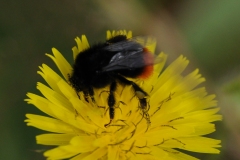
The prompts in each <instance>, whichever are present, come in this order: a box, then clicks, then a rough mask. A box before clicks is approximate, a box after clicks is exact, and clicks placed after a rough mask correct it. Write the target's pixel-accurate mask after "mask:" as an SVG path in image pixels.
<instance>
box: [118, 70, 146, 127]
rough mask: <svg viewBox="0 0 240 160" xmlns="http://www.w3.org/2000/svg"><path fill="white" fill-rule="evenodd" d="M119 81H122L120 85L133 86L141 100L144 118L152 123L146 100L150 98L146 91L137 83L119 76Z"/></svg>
mask: <svg viewBox="0 0 240 160" xmlns="http://www.w3.org/2000/svg"><path fill="white" fill-rule="evenodd" d="M117 79H118V80H119V81H120V83H123V84H127V85H132V87H133V90H134V92H135V96H136V97H137V98H138V99H139V104H140V106H139V107H140V109H141V110H142V114H143V117H144V118H145V119H146V120H147V123H148V124H150V123H151V122H150V117H149V114H148V110H149V108H150V106H149V107H147V106H148V103H147V98H146V97H147V96H148V94H147V93H146V92H145V91H144V90H142V89H141V88H140V87H139V86H138V85H137V84H136V83H134V82H132V81H129V80H127V79H126V78H124V77H123V76H120V75H117Z"/></svg>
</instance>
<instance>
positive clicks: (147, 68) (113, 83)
mask: <svg viewBox="0 0 240 160" xmlns="http://www.w3.org/2000/svg"><path fill="white" fill-rule="evenodd" d="M153 64H154V57H153V54H152V53H150V52H149V51H148V49H147V48H145V47H144V46H143V45H142V44H140V43H139V42H138V41H137V38H132V39H127V37H126V36H125V35H117V36H115V37H113V38H111V39H109V40H107V41H106V42H104V43H98V44H95V45H93V46H92V47H90V48H88V49H86V50H84V51H82V52H81V53H79V54H78V55H77V57H76V59H75V63H74V66H73V72H72V73H71V74H69V82H70V84H71V86H72V87H73V88H74V89H75V91H76V92H77V94H78V93H79V92H83V94H84V96H85V97H91V99H92V101H93V102H94V98H93V95H94V91H93V89H94V88H96V89H101V88H104V87H106V86H108V85H109V86H110V91H109V96H108V100H107V101H108V106H109V116H110V122H109V123H108V124H106V125H105V127H106V126H107V125H109V124H110V123H111V121H112V119H113V118H114V111H115V110H114V105H115V102H116V100H115V97H114V92H115V91H116V87H117V84H123V85H132V87H133V90H134V92H135V93H138V94H135V95H136V96H137V97H138V98H139V102H140V108H142V110H145V109H144V108H146V105H147V102H146V96H147V95H148V94H147V93H146V92H145V91H144V90H143V89H141V88H140V87H139V86H138V85H137V84H135V83H134V82H132V81H129V80H128V79H126V78H125V77H130V78H142V79H145V78H148V77H149V76H150V75H151V74H152V72H153ZM138 95H141V96H138ZM86 100H87V99H86Z"/></svg>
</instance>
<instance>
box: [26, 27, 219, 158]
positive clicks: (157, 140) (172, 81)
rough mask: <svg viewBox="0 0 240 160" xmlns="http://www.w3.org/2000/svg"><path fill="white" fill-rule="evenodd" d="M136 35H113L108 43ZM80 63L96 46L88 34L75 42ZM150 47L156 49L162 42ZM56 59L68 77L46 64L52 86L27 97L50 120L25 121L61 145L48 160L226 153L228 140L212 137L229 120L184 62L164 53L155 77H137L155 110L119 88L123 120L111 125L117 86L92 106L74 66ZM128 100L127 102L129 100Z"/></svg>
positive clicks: (97, 95)
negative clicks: (72, 80) (77, 86)
mask: <svg viewBox="0 0 240 160" xmlns="http://www.w3.org/2000/svg"><path fill="white" fill-rule="evenodd" d="M119 34H123V35H126V36H127V37H128V38H131V37H132V32H126V31H118V32H115V31H113V32H110V31H107V39H110V38H111V37H113V36H116V35H119ZM75 40H76V42H77V46H75V47H73V49H72V50H73V59H75V57H76V56H77V54H79V53H80V52H81V51H83V50H85V49H87V48H89V44H88V41H87V38H86V36H84V35H83V36H82V37H81V39H80V38H78V37H77V38H76V39H75ZM148 41H151V43H146V44H150V45H149V46H146V47H147V48H148V49H149V50H150V51H151V52H152V53H154V52H155V45H156V42H155V40H154V39H151V38H149V39H148ZM52 52H53V55H50V54H46V55H47V56H48V57H50V58H51V59H52V60H53V61H54V63H55V64H56V65H57V67H58V68H59V70H60V72H61V74H62V76H60V75H58V74H57V73H56V72H54V71H53V70H52V69H51V68H50V67H48V66H47V65H46V64H42V66H40V67H39V68H40V71H38V74H40V75H41V76H42V77H43V79H44V80H45V81H46V82H47V84H48V85H45V84H43V83H40V82H38V83H37V89H38V90H39V91H40V92H41V93H42V95H41V96H40V95H36V94H33V93H27V97H28V99H26V100H25V101H27V103H29V104H33V105H34V106H36V107H37V108H38V109H39V110H41V111H42V112H44V113H45V114H47V115H48V116H42V115H35V114H26V117H27V119H26V120H25V122H26V123H27V125H28V126H33V127H36V128H39V129H41V130H44V131H47V133H46V134H41V135H38V136H37V137H36V140H37V143H38V144H42V145H52V146H55V148H53V149H50V150H47V151H46V152H44V156H46V157H47V159H51V160H54V159H71V160H93V159H94V160H107V159H108V160H125V159H126V160H127V159H131V160H150V159H151V160H163V159H164V160H179V159H184V160H196V159H197V158H195V157H193V156H190V155H188V154H185V153H183V152H182V151H183V150H186V151H191V152H200V153H212V154H218V153H219V152H220V151H219V150H218V149H217V148H219V147H221V146H220V140H216V139H212V138H207V137H205V135H207V134H210V133H212V132H214V131H215V125H214V124H213V122H214V121H219V120H221V119H222V116H221V115H219V114H218V111H219V108H218V107H216V105H217V102H216V100H215V99H214V98H215V95H208V93H207V92H206V90H205V88H204V87H200V88H198V87H197V86H198V85H199V84H200V83H202V82H204V81H205V79H204V78H203V77H202V76H201V75H200V74H199V70H198V69H196V70H194V71H193V72H191V73H189V74H188V75H185V76H183V74H182V73H183V71H184V70H185V68H186V67H187V65H188V63H189V61H188V60H187V59H186V58H185V57H183V56H180V57H178V58H177V59H176V60H175V61H174V62H172V63H171V64H170V65H168V66H166V67H164V66H165V62H166V59H167V55H166V54H164V53H160V54H158V55H157V57H158V58H161V59H162V60H161V62H160V63H158V64H156V65H154V72H153V74H152V75H151V76H150V77H149V78H148V79H147V80H144V81H143V80H140V79H131V81H133V82H134V83H136V84H137V85H139V86H140V87H141V88H142V89H143V90H144V91H146V92H147V93H148V97H147V103H148V105H147V106H148V108H147V109H141V108H139V99H138V98H136V96H134V93H133V92H132V86H123V85H118V87H117V91H116V93H115V96H116V105H115V117H114V119H113V120H112V122H111V124H109V126H107V127H106V126H105V124H107V123H109V121H110V118H109V114H108V112H109V109H108V105H107V99H108V95H109V93H108V92H103V91H107V90H109V86H108V87H106V88H104V89H98V90H96V89H95V90H94V99H95V102H94V103H93V102H92V101H88V102H87V101H86V100H85V99H84V98H82V96H83V95H82V94H81V93H80V98H79V97H78V95H77V94H76V92H75V90H74V89H73V88H72V87H71V86H70V84H69V82H68V75H69V74H70V73H71V72H72V66H71V65H70V64H69V63H68V61H67V60H66V59H65V58H64V57H63V56H62V54H61V53H60V52H59V51H58V50H57V49H55V48H53V49H52ZM121 102H124V103H121Z"/></svg>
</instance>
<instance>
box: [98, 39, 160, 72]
mask: <svg viewBox="0 0 240 160" xmlns="http://www.w3.org/2000/svg"><path fill="white" fill-rule="evenodd" d="M148 42H149V40H148V41H147V40H146V39H145V38H144V37H134V38H132V39H128V40H126V41H120V42H117V43H113V44H110V45H109V46H107V47H105V48H104V49H105V50H107V51H111V52H117V53H116V54H115V55H114V56H113V57H112V58H111V60H110V62H109V64H108V65H107V66H105V67H103V68H102V71H103V72H108V71H114V70H120V69H128V70H131V69H135V68H141V67H144V66H147V65H153V64H155V63H159V62H160V61H159V60H157V59H156V58H154V55H153V54H152V53H148V52H149V51H147V50H145V49H144V48H145V46H147V45H149V44H148Z"/></svg>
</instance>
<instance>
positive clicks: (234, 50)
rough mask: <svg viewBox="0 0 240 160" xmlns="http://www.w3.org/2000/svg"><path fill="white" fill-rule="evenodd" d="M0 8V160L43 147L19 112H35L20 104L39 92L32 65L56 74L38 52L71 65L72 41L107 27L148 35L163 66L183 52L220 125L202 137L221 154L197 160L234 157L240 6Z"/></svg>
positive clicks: (5, 4) (183, 0) (116, 2)
mask: <svg viewBox="0 0 240 160" xmlns="http://www.w3.org/2000/svg"><path fill="white" fill-rule="evenodd" d="M0 6H1V10H0V12H1V13H0V24H1V25H0V73H1V85H0V90H1V92H0V99H1V112H0V117H1V120H0V129H1V132H0V137H1V143H0V159H5V160H8V159H9V160H15V159H20V160H23V159H24V160H32V159H34V160H43V159H44V157H43V156H42V151H44V150H46V149H47V148H46V147H45V146H40V145H36V142H35V135H37V134H40V133H42V132H41V131H39V130H37V129H35V128H31V127H27V126H26V124H24V123H23V120H24V119H25V114H26V113H40V111H38V110H37V109H36V108H35V107H32V106H31V105H27V104H26V103H25V102H24V101H23V99H24V98H26V96H25V94H26V93H27V92H29V91H30V92H34V93H36V92H37V93H39V92H38V91H37V90H36V88H35V86H36V82H38V81H41V82H43V80H42V79H41V78H40V76H39V75H37V74H36V71H37V70H38V66H39V65H41V64H42V63H46V64H48V65H49V66H51V67H52V68H53V69H56V67H55V66H54V64H53V62H52V61H51V60H50V59H49V58H47V57H46V56H45V55H44V53H46V52H48V53H51V48H52V47H56V48H57V49H59V50H60V51H61V52H62V53H63V55H64V56H65V57H67V59H68V60H69V61H70V62H73V61H72V53H71V48H72V47H73V45H75V42H74V38H75V37H76V36H80V35H82V34H86V35H87V37H88V39H89V41H90V43H94V42H98V41H102V40H104V39H105V31H106V30H107V29H116V30H118V29H128V30H133V33H134V35H153V36H155V37H156V38H157V40H158V51H164V52H166V53H168V54H169V61H171V60H173V59H175V58H176V57H177V56H178V55H180V54H184V55H185V56H187V57H188V58H189V59H190V67H189V70H192V68H196V67H198V68H200V72H201V73H202V74H203V76H204V77H207V82H206V83H205V85H206V86H207V89H208V91H209V92H210V93H217V99H218V101H219V106H220V107H221V111H222V114H223V115H224V121H223V122H219V123H217V132H216V133H214V134H212V135H210V136H213V137H215V138H218V139H222V141H223V144H222V145H223V148H222V151H221V154H220V155H208V154H197V156H198V157H199V158H201V159H204V160H211V159H214V160H216V159H218V160H226V159H228V160H235V159H236V160H237V159H240V153H239V151H238V150H239V149H238V148H239V147H240V138H239V131H240V128H239V122H240V118H238V117H240V116H239V115H240V109H239V107H240V106H239V101H238V102H237V101H236V98H235V99H234V98H233V97H234V96H235V94H233V93H239V89H237V88H238V87H239V80H237V81H236V82H232V81H233V79H236V77H239V75H240V73H239V71H240V63H239V62H240V47H239V44H240V19H239V16H240V9H239V8H240V1H236V0H228V1H225V0H211V1H189V0H152V1H146V0H131V1H126V0H121V1H120V0H111V1H110V0H106V1H103V0H95V1H91V0H82V1H77V0H71V1H63V0H62V1H59V0H51V1H47V0H42V1H38V2H36V1H30V0H24V1H17V0H9V1H0ZM229 83H230V84H229ZM228 84H229V85H228ZM225 86H228V87H227V88H225ZM224 88H225V89H226V90H224ZM238 99H239V98H238Z"/></svg>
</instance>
